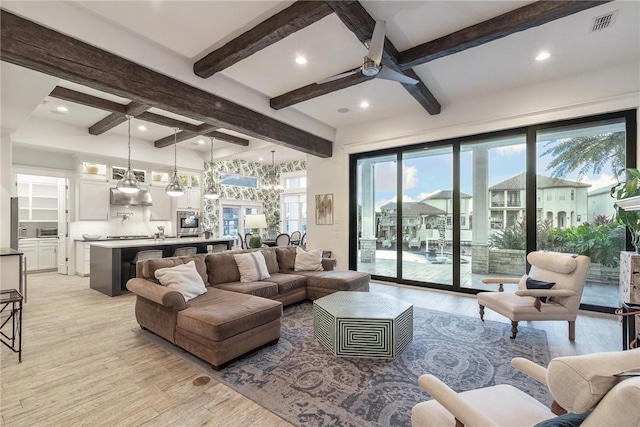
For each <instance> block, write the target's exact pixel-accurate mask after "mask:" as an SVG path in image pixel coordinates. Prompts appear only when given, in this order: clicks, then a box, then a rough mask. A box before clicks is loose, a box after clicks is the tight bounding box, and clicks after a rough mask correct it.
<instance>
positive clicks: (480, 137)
mask: <svg viewBox="0 0 640 427" xmlns="http://www.w3.org/2000/svg"><path fill="white" fill-rule="evenodd" d="M613 119H624V120H625V132H626V135H625V136H626V147H625V149H626V159H625V166H626V167H627V168H635V167H636V156H637V147H636V144H637V137H638V135H637V133H638V123H637V110H636V109H631V110H624V111H618V112H612V113H604V114H597V115H592V116H585V117H580V118H573V119H565V120H559V121H555V122H549V123H541V124H533V125H528V126H522V127H518V128H514V129H507V130H502V131H495V132H488V133H483V134H476V135H468V136H463V137H458V138H452V139H447V140H441V141H434V142H423V143H419V144H412V145H407V146H399V147H394V148H388V149H383V150H377V151H370V152H363V153H355V154H351V155H349V269H350V270H356V269H357V265H358V260H357V257H358V199H357V191H358V189H357V183H358V172H357V171H358V167H357V166H358V161H360V160H366V159H369V158H373V157H382V156H390V155H395V156H396V161H397V165H398V167H397V170H396V173H397V177H396V184H397V189H396V194H398V195H399V196H398V197H397V213H396V223H398V221H401V218H402V205H403V203H402V196H401V195H402V194H403V192H402V190H403V189H402V184H403V180H402V178H403V165H402V160H403V153H404V152H408V151H417V150H420V149H425V148H431V147H437V146H443V145H451V146H452V147H453V165H452V166H453V215H454V216H453V218H457V219H458V221H454V223H453V224H452V225H453V229H452V231H453V242H452V243H453V256H454V259H453V268H454V270H453V285H442V284H437V283H429V282H418V281H414V280H408V279H402V277H403V276H402V254H401V252H402V247H401V246H400V245H397V247H396V255H397V258H396V262H397V266H396V277H395V278H390V277H386V276H377V275H372V279H374V280H381V281H390V279H391V281H392V282H394V283H399V284H406V285H412V286H419V287H426V288H433V289H442V290H449V291H455V292H459V293H466V294H477V293H478V292H481V290H479V289H472V288H463V287H461V286H460V221H459V218H460V146H461V144H463V143H473V142H474V141H479V142H481V141H486V140H487V139H490V138H502V137H507V136H513V135H526V149H527V152H526V196H525V199H526V206H527V209H526V213H525V218H526V223H527V233H526V253H527V254H528V253H529V252H532V251H534V250H535V249H536V232H535V224H536V205H537V199H536V196H537V191H536V189H537V183H536V171H537V155H538V153H537V150H536V145H537V133H538V131H541V130H550V129H553V128H561V127H566V126H575V125H580V124H589V123H593V122H598V121H606V120H613ZM401 233H402V231H401V229H400V227H398V229H397V230H396V234H397V235H396V241H401V239H402V234H401ZM398 239H400V240H398ZM627 250H633V247H632V245H631V237H630V234H629V232H628V231H627ZM529 268H530V265H529V264H528V263H527V272H528V271H529ZM580 309H584V310H590V311H599V312H606V313H612V312H613V308H611V307H604V306H599V305H591V304H581V305H580Z"/></svg>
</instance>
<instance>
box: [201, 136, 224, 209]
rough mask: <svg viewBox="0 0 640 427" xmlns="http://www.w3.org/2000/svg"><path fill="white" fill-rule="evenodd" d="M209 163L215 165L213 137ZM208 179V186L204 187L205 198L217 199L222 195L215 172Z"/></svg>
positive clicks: (211, 165)
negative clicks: (216, 181) (215, 180)
mask: <svg viewBox="0 0 640 427" xmlns="http://www.w3.org/2000/svg"><path fill="white" fill-rule="evenodd" d="M209 164H210V166H209V167H213V138H211V162H210V163H209ZM208 181H209V182H207V186H206V187H205V189H204V198H205V199H209V200H212V199H217V198H218V197H220V192H219V191H218V187H216V184H215V182H214V179H213V174H212V175H211V176H210V177H209V180H208Z"/></svg>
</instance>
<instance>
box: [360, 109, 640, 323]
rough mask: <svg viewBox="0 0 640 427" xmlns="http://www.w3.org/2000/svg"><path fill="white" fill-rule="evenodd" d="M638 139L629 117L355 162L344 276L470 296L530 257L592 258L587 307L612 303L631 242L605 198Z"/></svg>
mask: <svg viewBox="0 0 640 427" xmlns="http://www.w3.org/2000/svg"><path fill="white" fill-rule="evenodd" d="M636 134H637V123H636V111H635V110H634V111H625V112H621V113H611V114H603V115H599V116H594V117H587V118H580V119H573V120H566V121H562V122H557V123H550V124H544V125H535V126H528V127H523V128H519V129H511V130H506V131H501V132H494V133H491V134H485V135H476V136H469V137H464V138H457V139H453V140H448V141H437V142H431V143H425V144H417V145H414V146H409V147H398V148H393V149H388V150H384V151H380V152H375V153H360V154H357V155H353V156H352V157H351V162H350V168H351V172H350V183H351V196H350V199H351V207H350V254H349V256H350V258H349V259H350V261H349V263H350V268H352V269H358V270H361V271H366V272H369V273H371V274H372V275H373V277H374V278H379V279H381V280H387V281H394V282H398V283H403V284H408V285H418V286H427V287H433V288H440V289H453V290H456V291H459V292H466V293H476V292H478V291H479V290H493V289H494V288H493V286H487V285H484V284H483V283H482V279H483V278H485V277H521V276H522V275H523V274H524V273H526V272H527V267H528V266H527V263H526V255H527V253H529V252H531V251H535V250H550V251H558V252H565V253H577V254H583V255H588V256H590V257H591V267H590V270H589V274H588V278H587V285H586V287H585V291H584V295H583V299H582V303H583V307H584V308H592V309H598V310H601V309H602V310H605V309H607V308H611V307H616V306H617V305H618V299H619V297H618V285H617V284H618V280H619V279H618V277H619V266H618V264H619V259H620V251H623V250H625V248H629V247H630V245H629V242H627V240H626V239H627V238H628V237H627V236H626V233H625V229H624V227H622V226H620V225H619V224H617V223H615V219H614V216H613V214H614V204H613V203H614V200H613V199H612V198H611V197H610V195H609V191H610V189H611V187H612V186H613V185H614V184H615V183H616V182H618V180H622V179H623V177H624V169H625V168H627V167H634V166H635V157H636V138H637V135H636ZM400 195H401V196H400ZM510 287H511V288H513V287H514V286H510Z"/></svg>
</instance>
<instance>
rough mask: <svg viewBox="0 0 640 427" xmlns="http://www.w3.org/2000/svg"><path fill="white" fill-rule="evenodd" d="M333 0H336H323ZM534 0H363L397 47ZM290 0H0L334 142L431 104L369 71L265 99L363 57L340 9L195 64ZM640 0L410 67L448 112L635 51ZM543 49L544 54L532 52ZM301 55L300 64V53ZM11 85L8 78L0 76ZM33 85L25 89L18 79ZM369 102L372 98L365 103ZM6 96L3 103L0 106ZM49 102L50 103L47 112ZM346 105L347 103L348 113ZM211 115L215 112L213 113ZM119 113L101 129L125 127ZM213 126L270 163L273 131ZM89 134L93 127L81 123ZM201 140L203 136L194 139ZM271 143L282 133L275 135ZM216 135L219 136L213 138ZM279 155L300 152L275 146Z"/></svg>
mask: <svg viewBox="0 0 640 427" xmlns="http://www.w3.org/2000/svg"><path fill="white" fill-rule="evenodd" d="M327 3H331V2H327ZM533 3H534V2H531V1H483V2H478V1H361V2H360V4H361V5H362V7H363V8H364V10H365V11H366V13H368V15H370V17H371V18H372V19H373V20H385V21H386V23H387V26H386V28H387V31H386V36H387V39H388V41H389V42H390V43H392V44H393V46H395V49H397V50H398V51H399V52H404V51H407V50H408V49H411V48H413V47H415V46H418V45H421V44H424V43H427V42H430V41H433V40H436V39H438V38H440V37H444V36H447V35H449V34H452V33H454V32H456V31H459V30H463V29H465V28H468V27H471V26H473V25H476V24H479V23H482V22H484V21H487V20H490V19H492V18H495V17H497V16H499V15H502V14H505V13H508V12H512V11H514V10H517V9H519V8H522V7H526V6H528V5H532V4H533ZM292 4H293V2H291V1H119V2H113V1H67V2H57V1H45V2H38V1H30V2H20V1H15V2H12V1H3V2H2V4H1V6H2V8H3V9H4V10H5V11H8V12H11V13H15V14H16V15H18V16H20V17H22V18H26V19H28V20H31V21H34V22H36V23H38V24H40V25H43V26H45V27H48V28H50V29H53V30H56V31H58V32H60V33H63V34H65V35H68V36H70V37H73V38H76V39H78V40H82V41H85V42H86V43H89V44H91V45H93V46H95V47H97V48H100V49H103V50H105V51H108V52H110V53H113V54H115V55H118V56H121V57H124V58H126V59H129V60H130V61H133V62H135V63H137V64H139V65H141V66H144V67H147V68H150V69H153V70H155V71H157V72H159V73H162V74H164V75H166V76H169V77H172V78H174V79H176V80H179V81H181V82H184V83H186V84H188V85H191V86H195V87H198V88H200V89H202V90H204V91H206V92H209V93H212V94H215V95H218V96H220V97H222V98H224V99H227V100H229V101H231V102H233V103H236V104H239V105H241V106H243V107H246V108H249V109H251V110H254V111H257V112H259V113H260V114H263V115H264V116H266V117H269V118H273V119H275V120H277V121H279V122H282V123H285V124H286V125H289V126H291V127H293V128H297V129H301V130H303V131H305V132H308V133H309V134H310V135H314V136H317V137H319V138H321V139H326V140H330V141H332V140H333V139H334V137H335V132H336V130H339V129H343V128H349V127H351V126H355V125H362V124H365V123H368V122H374V121H377V120H381V119H387V118H390V117H402V116H403V115H407V114H424V117H425V120H429V116H430V113H429V112H428V111H426V110H425V108H424V106H421V105H420V103H419V102H417V101H416V98H415V97H414V96H412V95H411V94H410V93H409V92H408V91H407V90H405V88H403V86H402V85H401V84H400V83H396V82H392V81H386V80H381V79H374V80H369V81H366V82H364V83H360V84H357V85H354V86H351V87H348V88H346V89H342V90H338V91H334V92H331V93H327V94H325V95H322V96H319V97H316V98H312V99H309V100H306V101H303V102H300V103H296V104H294V105H291V106H288V107H285V108H283V109H281V110H277V111H276V110H273V109H271V108H270V107H269V101H270V100H271V99H272V98H274V97H277V96H280V95H282V94H285V93H288V92H291V91H294V90H296V89H299V88H302V87H304V86H307V85H310V84H313V83H314V82H318V81H320V80H322V79H324V78H326V77H329V76H332V75H334V74H337V73H341V72H344V71H347V70H350V69H353V68H355V67H357V66H359V65H361V64H362V59H363V57H364V56H365V55H366V54H367V48H366V47H365V46H364V45H363V44H362V42H361V41H360V40H358V38H357V37H356V36H355V35H354V33H353V32H352V31H351V30H350V29H349V28H348V27H347V26H346V25H345V24H344V22H343V20H342V19H341V18H340V17H339V16H338V15H336V14H335V13H329V14H327V15H326V16H324V17H323V18H321V19H319V20H317V21H316V22H313V23H311V24H310V25H308V26H304V27H303V28H302V29H300V30H299V31H296V32H293V33H292V34H290V35H289V36H287V37H286V38H283V39H282V40H280V41H278V42H276V43H273V44H271V45H269V46H268V47H265V48H264V49H261V50H259V51H257V52H256V53H254V54H253V55H250V56H248V57H247V58H245V59H242V60H240V61H239V62H236V63H235V64H233V65H231V66H229V67H228V68H225V69H223V70H222V71H220V72H218V73H216V74H215V75H213V76H212V77H210V78H207V79H203V78H200V77H198V76H196V75H195V74H194V73H193V65H194V63H195V62H197V61H198V60H200V59H202V58H204V57H205V56H206V55H207V54H209V53H211V52H213V51H215V50H216V49H219V48H221V47H223V46H224V45H225V44H227V43H229V42H232V41H233V40H234V39H236V38H237V37H239V36H241V35H242V34H244V33H245V32H247V31H250V30H251V29H252V28H254V27H255V26H256V25H258V24H259V23H261V22H263V21H265V20H267V19H268V18H270V17H273V16H274V15H276V14H278V13H279V12H282V11H284V10H285V9H286V8H288V7H290V6H291V5H292ZM639 6H640V3H639V2H637V1H613V2H607V3H604V4H598V5H597V6H595V7H590V8H588V9H586V10H582V11H579V12H576V13H573V14H570V15H569V16H566V17H562V18H560V19H557V20H553V21H552V22H549V23H545V24H543V25H539V26H534V27H533V28H529V29H526V30H524V31H522V32H515V33H514V34H510V35H508V36H506V37H504V38H498V39H497V40H493V41H490V42H488V43H484V44H480V45H479V46H475V47H472V48H469V49H466V50H463V51H461V52H458V53H454V54H451V55H448V56H444V57H441V58H438V59H435V60H432V61H429V62H426V63H423V64H420V65H417V66H415V67H413V68H412V70H413V71H414V72H415V74H416V75H417V77H418V78H419V79H420V80H421V81H422V82H424V85H426V87H427V88H428V90H429V91H430V92H431V93H432V94H433V96H434V98H435V99H436V100H437V102H438V103H439V104H440V106H441V111H440V113H439V114H442V115H445V114H447V109H448V107H449V106H450V105H452V104H454V103H464V102H467V101H468V100H470V99H473V98H474V97H479V96H483V95H486V94H489V93H494V92H501V91H507V90H509V89H513V88H515V87H518V86H526V85H532V84H539V83H541V82H544V81H547V80H553V79H558V78H561V77H565V76H569V75H574V74H581V73H586V72H589V71H593V70H596V69H598V68H602V67H606V66H611V65H614V64H622V63H628V62H633V61H638V58H639V57H640V32H639V28H640V7H639ZM614 11H617V14H616V16H615V20H614V22H613V24H612V25H610V27H609V28H607V29H605V30H602V31H598V32H593V31H591V26H592V21H593V18H595V17H597V16H600V15H604V14H607V13H610V12H614ZM542 50H546V51H549V52H550V53H551V57H550V58H549V59H548V60H547V61H541V62H538V61H535V60H534V57H535V56H536V54H537V53H538V52H540V51H542ZM298 55H303V56H304V57H306V59H307V63H306V64H304V65H299V64H297V63H296V62H295V59H296V57H297V56H298ZM5 84H10V82H9V83H8V82H5V81H4V76H3V86H4V85H5ZM58 86H60V87H64V88H67V89H72V90H74V91H77V92H81V93H85V94H90V95H93V96H96V97H100V98H103V99H107V100H110V101H114V102H117V103H120V104H127V103H129V102H130V101H131V100H130V99H127V98H123V97H119V96H114V95H111V94H109V93H107V92H105V91H98V90H95V89H92V88H89V87H86V86H84V85H80V84H77V83H72V82H69V81H64V80H63V81H60V82H59V84H58ZM23 90H24V91H29V90H30V88H28V87H25V88H23ZM42 100H43V101H44V103H42V104H40V105H38V106H37V108H35V110H34V111H33V112H32V115H33V116H34V117H38V118H41V119H46V120H55V121H62V122H64V123H67V124H71V125H74V126H79V127H84V128H87V129H88V128H89V127H91V126H92V125H93V124H94V123H96V122H98V121H100V120H102V119H104V118H105V117H107V116H108V115H109V114H110V112H108V111H105V110H100V109H96V108H92V107H87V106H83V105H80V104H76V103H73V104H72V108H70V109H69V111H68V112H67V113H66V114H64V115H61V114H58V113H57V112H56V110H55V108H53V107H55V106H56V105H57V104H58V103H59V99H56V98H54V97H50V96H47V97H46V98H45V97H43V99H42ZM363 101H366V102H367V103H368V104H369V107H368V108H366V109H365V108H361V107H360V104H361V103H362V102H363ZM3 107H4V105H3ZM52 111H53V112H52ZM345 111H346V112H345ZM148 112H150V113H153V114H157V115H161V116H166V117H170V118H173V119H175V120H180V121H183V122H185V123H190V124H192V125H194V126H198V125H201V124H203V122H202V121H199V120H196V119H194V118H193V117H191V118H190V117H188V116H183V115H177V114H175V113H171V112H170V111H167V110H161V109H157V108H152V109H151V110H148ZM212 115H213V116H215V112H212ZM137 122H138V121H136V126H138V125H139V124H143V125H144V126H146V128H147V130H146V131H144V132H142V131H138V130H137V129H135V127H134V129H133V132H134V136H135V137H136V138H140V139H145V140H148V141H150V142H152V141H158V140H161V139H162V138H165V137H167V136H170V135H172V134H173V130H172V129H170V128H169V127H167V126H160V125H158V124H154V123H148V122H145V123H137ZM126 129H127V127H126V123H125V124H120V125H118V126H116V127H114V128H113V129H111V130H109V131H108V132H113V133H117V134H122V135H126V131H127V130H126ZM218 131H219V132H222V133H225V134H228V135H232V136H235V137H239V138H244V139H246V140H248V141H249V146H248V147H230V149H231V150H232V151H233V157H239V158H244V159H246V160H251V161H257V158H258V157H263V158H264V159H265V160H264V161H265V162H270V158H271V156H270V150H271V149H273V148H272V143H271V142H265V141H263V140H261V138H259V137H256V136H255V135H250V134H247V133H242V132H239V131H238V130H237V129H236V130H235V131H234V130H230V129H225V128H221V129H218ZM88 135H89V134H88ZM203 139H204V140H205V141H206V143H205V144H203V145H199V144H198V140H203ZM208 142H209V139H208V138H202V137H193V138H189V139H186V140H185V141H183V142H180V145H181V146H184V147H185V148H186V147H188V148H193V149H195V150H203V151H206V150H208V148H209V144H208ZM276 142H277V141H276ZM219 144H225V143H222V142H220V143H219ZM275 149H276V150H277V153H278V154H277V157H276V160H277V162H280V161H287V160H292V159H294V158H303V157H304V154H302V153H300V152H298V151H295V150H291V149H290V148H284V147H281V146H278V145H276V148H275Z"/></svg>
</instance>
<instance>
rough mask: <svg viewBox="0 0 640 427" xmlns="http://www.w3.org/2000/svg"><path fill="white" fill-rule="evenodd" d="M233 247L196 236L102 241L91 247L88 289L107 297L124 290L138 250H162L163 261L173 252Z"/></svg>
mask: <svg viewBox="0 0 640 427" xmlns="http://www.w3.org/2000/svg"><path fill="white" fill-rule="evenodd" d="M210 245H226V247H227V249H231V248H232V246H233V240H227V239H204V238H200V237H194V238H182V239H177V238H176V239H165V240H157V241H156V240H125V241H106V242H102V241H101V242H95V243H92V244H91V275H90V278H89V286H90V287H91V289H95V290H96V291H98V292H102V293H103V294H105V295H109V296H110V297H113V296H116V295H120V294H123V293H125V292H128V291H127V288H126V284H127V281H128V280H129V267H130V265H131V261H133V259H134V258H135V257H136V254H137V253H138V252H139V251H146V250H162V256H163V258H166V257H170V256H172V255H173V253H174V252H175V250H176V249H178V248H183V247H186V246H194V247H196V248H197V249H198V253H199V254H201V253H202V254H204V253H207V246H210Z"/></svg>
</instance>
